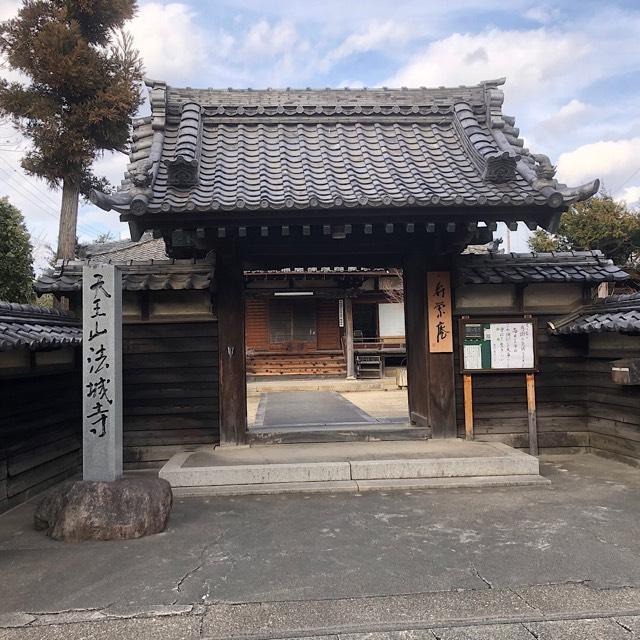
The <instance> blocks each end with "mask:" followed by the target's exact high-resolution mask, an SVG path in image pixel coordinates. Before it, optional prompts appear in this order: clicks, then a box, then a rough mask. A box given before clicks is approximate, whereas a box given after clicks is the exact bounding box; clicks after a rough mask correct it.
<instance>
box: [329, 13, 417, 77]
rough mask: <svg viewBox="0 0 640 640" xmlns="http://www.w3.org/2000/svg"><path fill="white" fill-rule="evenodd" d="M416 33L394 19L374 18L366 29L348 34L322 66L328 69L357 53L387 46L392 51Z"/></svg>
mask: <svg viewBox="0 0 640 640" xmlns="http://www.w3.org/2000/svg"><path fill="white" fill-rule="evenodd" d="M413 35H414V30H413V29H411V28H409V27H408V26H407V25H404V24H399V23H397V22H395V21H394V20H385V21H380V20H372V21H371V22H369V24H368V25H367V27H366V28H365V29H361V30H359V31H356V32H355V33H352V34H350V35H349V36H347V37H346V38H345V39H344V40H343V41H342V42H341V43H340V44H339V45H338V46H337V47H336V48H335V49H333V50H332V51H330V52H329V53H328V54H327V56H326V57H325V58H324V60H323V63H322V66H323V68H324V69H328V68H330V67H331V66H333V65H334V64H335V63H336V62H338V61H339V60H342V59H343V58H347V57H349V56H351V55H354V54H356V53H364V52H366V51H373V50H377V49H381V48H383V47H385V46H386V47H387V48H388V49H389V50H390V51H391V52H393V51H394V49H397V48H398V47H400V46H401V45H403V44H405V43H406V42H407V41H408V40H409V39H410V38H411V37H412V36H413Z"/></svg>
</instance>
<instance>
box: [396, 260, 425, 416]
mask: <svg viewBox="0 0 640 640" xmlns="http://www.w3.org/2000/svg"><path fill="white" fill-rule="evenodd" d="M403 285H404V324H405V340H406V344H407V388H408V395H409V416H410V418H411V422H412V423H414V424H416V425H417V426H419V427H427V426H429V424H430V420H429V376H428V358H429V342H428V340H427V266H426V258H425V256H423V255H418V254H415V255H408V256H407V257H406V258H405V261H404V269H403Z"/></svg>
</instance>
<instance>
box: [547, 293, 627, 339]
mask: <svg viewBox="0 0 640 640" xmlns="http://www.w3.org/2000/svg"><path fill="white" fill-rule="evenodd" d="M549 331H550V332H551V333H554V334H567V333H601V332H603V331H619V332H622V333H634V334H640V293H634V294H631V295H624V296H609V297H608V298H602V299H600V300H597V301H596V302H594V303H593V304H590V305H586V306H584V307H580V308H579V309H577V310H576V311H574V312H573V313H570V314H569V315H566V316H563V317H562V318H559V319H558V320H554V321H553V322H550V323H549Z"/></svg>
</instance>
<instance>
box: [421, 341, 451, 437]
mask: <svg viewBox="0 0 640 640" xmlns="http://www.w3.org/2000/svg"><path fill="white" fill-rule="evenodd" d="M428 368H429V417H430V420H431V428H432V429H433V433H432V435H433V437H434V438H455V437H457V435H458V428H457V426H456V388H455V376H454V371H453V353H431V354H429V365H428Z"/></svg>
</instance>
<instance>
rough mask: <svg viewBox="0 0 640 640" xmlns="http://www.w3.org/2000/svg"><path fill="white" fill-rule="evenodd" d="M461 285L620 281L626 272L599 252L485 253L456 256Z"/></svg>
mask: <svg viewBox="0 0 640 640" xmlns="http://www.w3.org/2000/svg"><path fill="white" fill-rule="evenodd" d="M456 265H457V270H456V271H457V273H456V276H457V278H458V282H461V283H462V284H518V283H531V284H534V283H536V282H581V283H594V284H597V283H600V282H624V281H625V280H628V279H629V274H628V273H626V272H625V271H623V270H622V269H621V268H620V267H618V266H617V265H615V264H614V263H613V260H611V259H609V258H607V257H606V256H605V255H604V254H603V253H602V252H601V251H556V252H551V253H492V252H489V253H486V254H477V255H475V254H469V255H462V256H459V257H458V258H457V261H456Z"/></svg>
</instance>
